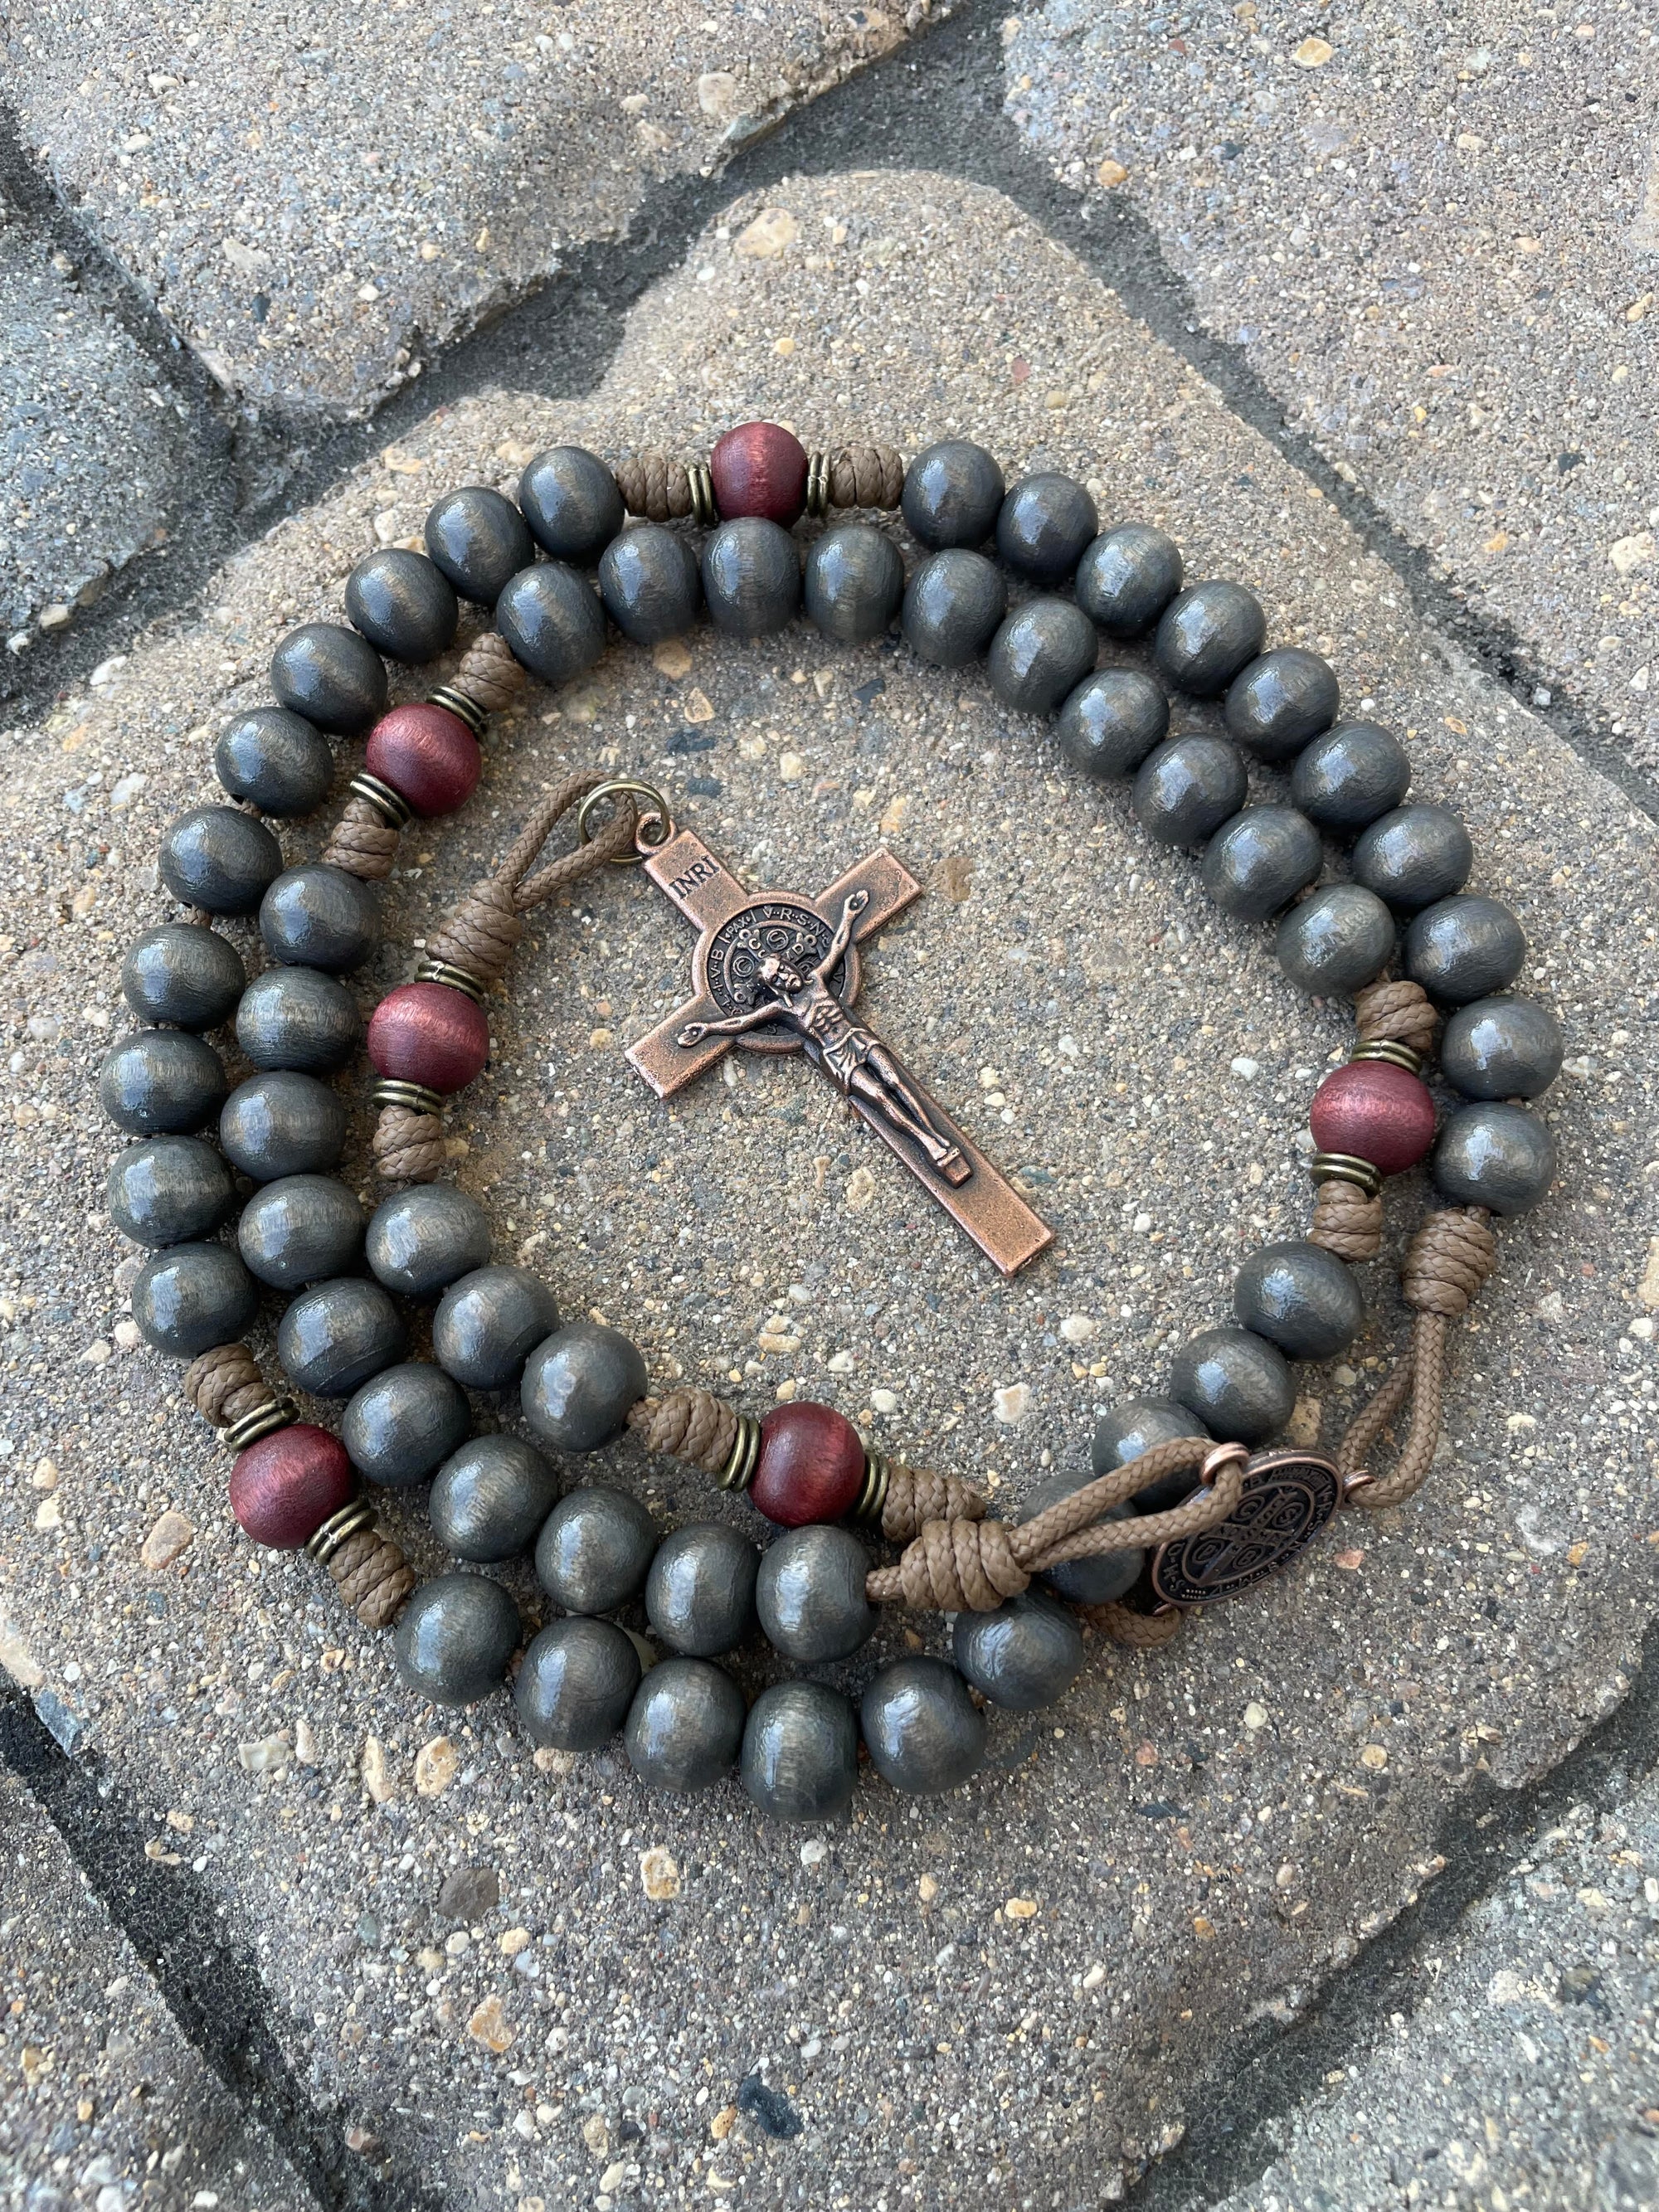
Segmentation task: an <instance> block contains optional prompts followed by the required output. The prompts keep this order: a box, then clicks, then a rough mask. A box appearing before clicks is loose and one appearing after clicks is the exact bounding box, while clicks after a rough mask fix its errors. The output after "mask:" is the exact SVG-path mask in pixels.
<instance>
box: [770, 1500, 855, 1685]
mask: <svg viewBox="0 0 1659 2212" xmlns="http://www.w3.org/2000/svg"><path fill="white" fill-rule="evenodd" d="M869 1571H870V1560H869V1557H868V1555H867V1553H866V1551H865V1548H864V1547H863V1545H862V1544H860V1542H859V1541H858V1539H857V1537H856V1536H853V1535H850V1534H848V1531H847V1530H846V1529H845V1528H829V1527H827V1526H825V1525H823V1523H814V1524H813V1525H812V1526H811V1527H810V1528H791V1529H790V1530H788V1532H787V1534H784V1535H781V1536H780V1537H779V1538H778V1539H777V1540H776V1541H775V1542H774V1543H772V1544H769V1546H768V1547H767V1548H766V1550H765V1551H764V1552H763V1553H762V1554H761V1563H760V1572H759V1575H758V1576H757V1578H756V1583H755V1607H756V1610H757V1613H759V1615H760V1625H761V1627H762V1628H763V1630H764V1632H765V1634H766V1638H767V1641H768V1642H769V1644H771V1645H772V1647H773V1649H774V1650H778V1651H781V1652H782V1654H783V1656H785V1658H786V1659H798V1660H800V1661H802V1662H809V1661H816V1660H823V1659H845V1658H846V1657H847V1656H848V1653H849V1652H853V1651H856V1650H858V1648H859V1646H860V1644H867V1643H868V1642H869V1640H870V1638H871V1637H872V1635H873V1634H874V1633H875V1627H876V1616H875V1613H873V1611H872V1609H871V1606H870V1601H869V1600H868V1599H867V1598H866V1595H865V1594H864V1580H865V1577H866V1575H867V1574H868V1573H869Z"/></svg>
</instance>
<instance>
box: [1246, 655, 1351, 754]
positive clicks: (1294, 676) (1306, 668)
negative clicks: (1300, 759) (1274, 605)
mask: <svg viewBox="0 0 1659 2212" xmlns="http://www.w3.org/2000/svg"><path fill="white" fill-rule="evenodd" d="M1341 703H1342V694H1341V690H1340V686H1339V684H1338V683H1337V680H1336V671H1335V670H1334V668H1333V667H1332V666H1331V664H1330V662H1329V661H1328V660H1327V659H1324V658H1323V657H1322V655H1321V654H1319V653H1310V652H1308V651H1307V650H1306V649H1305V647H1302V646H1299V645H1280V646H1275V647H1274V648H1273V651H1272V652H1271V653H1261V654H1259V655H1258V657H1257V658H1256V659H1255V660H1253V661H1251V662H1250V663H1249V666H1248V667H1246V668H1243V669H1241V670H1240V671H1239V672H1238V674H1237V676H1235V677H1234V678H1233V680H1232V682H1231V684H1230V685H1229V686H1228V688H1227V705H1226V709H1225V713H1226V720H1227V734H1228V736H1229V737H1231V738H1237V741H1238V743H1239V744H1241V745H1243V746H1244V747H1245V748H1246V750H1248V751H1250V752H1253V753H1254V754H1255V757H1256V758H1257V759H1258V760H1265V761H1286V760H1291V759H1293V758H1294V757H1295V756H1296V755H1297V753H1299V752H1300V751H1301V750H1302V749H1303V747H1304V745H1305V744H1308V743H1309V742H1310V739H1312V738H1316V737H1318V736H1319V734H1320V733H1321V732H1322V731H1324V730H1328V729H1329V728H1330V726H1331V724H1332V723H1333V722H1334V720H1336V710H1337V708H1339V707H1340V705H1341Z"/></svg>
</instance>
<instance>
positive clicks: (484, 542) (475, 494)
mask: <svg viewBox="0 0 1659 2212" xmlns="http://www.w3.org/2000/svg"><path fill="white" fill-rule="evenodd" d="M426 550H427V551H428V553H429V554H430V555H431V556H432V558H433V561H434V562H435V565H436V566H437V567H438V568H441V570H442V571H443V573H444V574H445V575H446V576H447V577H448V579H449V580H450V582H451V583H452V584H453V586H454V587H455V589H456V590H457V591H458V592H459V593H460V595H461V597H462V598H463V599H471V601H472V602H473V603H474V605H477V606H483V607H493V606H494V605H495V602H496V600H497V599H499V598H500V597H501V593H502V592H504V591H505V590H506V589H507V585H508V584H509V583H510V582H511V581H512V580H513V577H514V576H516V575H517V574H518V573H519V571H520V568H528V567H529V566H530V564H531V562H532V561H533V560H534V559H535V557H536V541H535V539H534V538H532V536H531V534H530V525H529V524H528V523H527V522H526V520H525V519H524V517H523V515H521V514H520V512H519V510H518V508H517V507H514V506H513V502H512V501H511V500H510V499H508V498H507V496H506V495H505V494H503V493H501V492H499V491H492V490H491V489H489V486H488V485H487V484H467V485H465V487H464V488H463V489H461V490H459V491H452V492H449V493H447V495H445V496H444V497H443V498H442V499H441V500H440V501H438V503H437V505H436V506H435V507H434V508H433V509H432V510H431V512H430V513H428V516H427V518H426Z"/></svg>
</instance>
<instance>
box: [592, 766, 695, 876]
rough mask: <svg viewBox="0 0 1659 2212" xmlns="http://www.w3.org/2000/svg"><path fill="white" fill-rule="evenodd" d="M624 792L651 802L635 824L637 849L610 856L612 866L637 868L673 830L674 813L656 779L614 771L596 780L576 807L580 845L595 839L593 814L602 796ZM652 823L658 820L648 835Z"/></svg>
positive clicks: (615, 797) (617, 797) (664, 842)
mask: <svg viewBox="0 0 1659 2212" xmlns="http://www.w3.org/2000/svg"><path fill="white" fill-rule="evenodd" d="M624 794H628V795H630V796H632V797H635V798H637V799H647V800H648V801H649V802H650V803H649V805H647V806H646V807H645V808H643V809H642V810H641V814H640V818H639V820H638V822H637V823H636V824H635V829H634V842H635V845H636V846H637V848H638V850H637V851H635V852H632V853H623V854H618V855H617V857H616V858H614V859H613V860H611V866H612V867H613V868H636V867H638V866H639V865H640V863H641V860H645V859H646V858H647V855H648V854H652V853H654V852H655V851H656V850H657V849H658V848H659V846H663V845H665V844H666V843H667V842H668V841H669V839H670V838H671V836H673V834H674V817H673V816H672V815H671V813H670V812H669V811H668V801H667V800H666V799H665V798H664V797H663V795H662V793H661V792H659V790H658V789H657V787H656V786H655V784H653V783H641V781H640V780H639V778H638V777H637V776H632V775H615V776H612V777H611V780H610V781H609V782H607V783H596V784H595V785H594V787H593V788H592V791H590V792H589V793H588V794H587V796H586V799H583V801H582V803H581V805H580V806H579V807H578V808H577V810H576V842H577V843H578V844H580V845H591V844H592V842H593V831H592V827H591V823H590V817H591V816H592V811H593V809H594V807H595V806H597V805H598V804H599V801H600V799H620V798H622V797H623V795H624ZM651 823H655V824H656V834H655V835H654V836H647V827H648V825H649V824H651Z"/></svg>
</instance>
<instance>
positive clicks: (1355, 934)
mask: <svg viewBox="0 0 1659 2212" xmlns="http://www.w3.org/2000/svg"><path fill="white" fill-rule="evenodd" d="M1273 949H1274V951H1276V952H1277V953H1278V955H1279V965H1280V967H1281V968H1283V969H1284V970H1285V974H1286V975H1288V976H1289V977H1290V979H1291V982H1293V983H1296V984H1298V985H1299V986H1300V987H1301V988H1302V989H1303V990H1304V991H1311V992H1312V993H1314V994H1316V996H1317V997H1320V998H1334V997H1335V996H1337V995H1338V994H1340V993H1341V992H1345V991H1358V990H1359V989H1360V988H1361V987H1363V986H1364V985H1365V984H1367V983H1370V982H1374V981H1376V977H1377V976H1379V975H1381V974H1382V973H1383V969H1384V968H1385V967H1386V966H1387V965H1388V963H1389V955H1390V954H1391V953H1392V952H1393V951H1394V916H1393V915H1391V914H1390V913H1389V909H1388V908H1387V907H1385V906H1384V905H1383V902H1382V900H1381V899H1380V898H1378V896H1376V892H1375V891H1368V890H1364V888H1363V887H1362V886H1361V885H1360V884H1325V886H1324V887H1323V889H1322V890H1316V891H1315V892H1314V894H1313V896H1311V897H1310V898H1305V899H1304V900H1303V901H1302V902H1301V904H1300V905H1298V906H1293V907H1292V908H1291V910H1290V912H1289V913H1288V914H1287V915H1285V917H1284V918H1283V920H1282V921H1280V923H1279V931H1278V934H1277V935H1276V936H1275V938H1274V939H1273Z"/></svg>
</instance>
